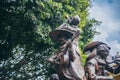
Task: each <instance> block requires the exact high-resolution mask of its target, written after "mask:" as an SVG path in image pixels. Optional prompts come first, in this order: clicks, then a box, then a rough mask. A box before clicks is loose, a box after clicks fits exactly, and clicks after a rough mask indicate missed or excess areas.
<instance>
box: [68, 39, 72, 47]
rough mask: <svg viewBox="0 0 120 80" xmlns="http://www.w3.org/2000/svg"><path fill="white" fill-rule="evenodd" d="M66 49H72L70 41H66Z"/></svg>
mask: <svg viewBox="0 0 120 80" xmlns="http://www.w3.org/2000/svg"><path fill="white" fill-rule="evenodd" d="M67 47H68V48H72V42H71V40H68V41H67Z"/></svg>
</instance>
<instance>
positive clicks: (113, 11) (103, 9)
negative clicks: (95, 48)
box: [89, 0, 120, 54]
mask: <svg viewBox="0 0 120 80" xmlns="http://www.w3.org/2000/svg"><path fill="white" fill-rule="evenodd" d="M92 5H93V6H92V8H90V10H89V13H90V17H92V18H95V19H96V20H98V21H101V22H102V24H101V25H100V26H99V27H97V29H96V30H97V31H99V32H100V33H101V34H100V35H96V36H95V38H94V39H93V41H102V42H105V43H107V44H108V45H109V46H110V47H111V54H114V53H116V52H120V0H93V2H92Z"/></svg>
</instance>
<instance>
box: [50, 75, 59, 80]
mask: <svg viewBox="0 0 120 80" xmlns="http://www.w3.org/2000/svg"><path fill="white" fill-rule="evenodd" d="M50 80H59V77H58V75H57V74H52V75H51V77H50Z"/></svg>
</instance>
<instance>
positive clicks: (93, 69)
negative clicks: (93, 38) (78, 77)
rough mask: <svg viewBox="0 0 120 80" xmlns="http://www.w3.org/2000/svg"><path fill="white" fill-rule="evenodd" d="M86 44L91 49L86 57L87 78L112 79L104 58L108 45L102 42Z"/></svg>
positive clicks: (107, 53)
mask: <svg viewBox="0 0 120 80" xmlns="http://www.w3.org/2000/svg"><path fill="white" fill-rule="evenodd" d="M88 46H89V49H90V50H91V49H92V50H91V51H90V54H89V56H88V57H87V59H86V65H85V71H86V76H87V79H88V80H114V79H113V77H112V76H109V72H108V71H107V69H106V68H108V66H107V65H108V64H107V63H106V58H107V56H108V55H109V50H110V47H109V46H108V45H107V44H105V43H103V42H92V43H90V44H89V45H88ZM88 46H87V48H88ZM93 47H94V48H93ZM85 48H86V47H85ZM86 51H88V49H87V50H86Z"/></svg>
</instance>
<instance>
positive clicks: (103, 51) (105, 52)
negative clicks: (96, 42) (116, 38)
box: [98, 50, 109, 58]
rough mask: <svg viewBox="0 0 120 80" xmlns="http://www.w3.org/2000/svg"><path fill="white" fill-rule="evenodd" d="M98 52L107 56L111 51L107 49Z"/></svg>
mask: <svg viewBox="0 0 120 80" xmlns="http://www.w3.org/2000/svg"><path fill="white" fill-rule="evenodd" d="M98 53H99V54H100V55H101V56H102V57H103V58H106V57H107V56H108V55H109V52H108V51H107V50H100V51H98Z"/></svg>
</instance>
